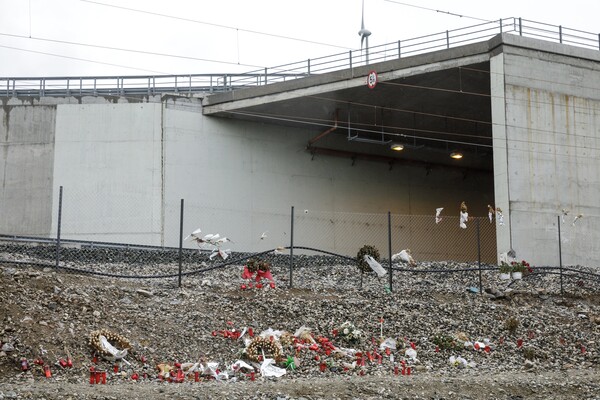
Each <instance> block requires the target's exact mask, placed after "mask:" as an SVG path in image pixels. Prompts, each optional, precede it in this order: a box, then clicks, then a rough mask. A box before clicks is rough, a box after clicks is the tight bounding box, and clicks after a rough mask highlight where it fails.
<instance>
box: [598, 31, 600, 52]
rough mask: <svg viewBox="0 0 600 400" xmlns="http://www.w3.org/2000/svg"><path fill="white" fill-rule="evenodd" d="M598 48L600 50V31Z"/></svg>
mask: <svg viewBox="0 0 600 400" xmlns="http://www.w3.org/2000/svg"><path fill="white" fill-rule="evenodd" d="M598 50H600V33H599V34H598Z"/></svg>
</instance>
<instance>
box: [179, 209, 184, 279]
mask: <svg viewBox="0 0 600 400" xmlns="http://www.w3.org/2000/svg"><path fill="white" fill-rule="evenodd" d="M182 248H183V199H181V207H180V212H179V285H178V287H181V258H182V255H183V251H182Z"/></svg>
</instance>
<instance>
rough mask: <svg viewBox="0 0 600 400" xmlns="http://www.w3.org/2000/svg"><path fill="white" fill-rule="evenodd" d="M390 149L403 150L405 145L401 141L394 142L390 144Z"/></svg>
mask: <svg viewBox="0 0 600 400" xmlns="http://www.w3.org/2000/svg"><path fill="white" fill-rule="evenodd" d="M390 149H392V150H394V151H402V150H404V145H403V144H401V143H392V144H391V145H390Z"/></svg>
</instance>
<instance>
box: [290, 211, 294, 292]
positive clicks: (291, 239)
mask: <svg viewBox="0 0 600 400" xmlns="http://www.w3.org/2000/svg"><path fill="white" fill-rule="evenodd" d="M293 267H294V206H292V214H291V227H290V289H291V288H292V287H293V285H292V269H293Z"/></svg>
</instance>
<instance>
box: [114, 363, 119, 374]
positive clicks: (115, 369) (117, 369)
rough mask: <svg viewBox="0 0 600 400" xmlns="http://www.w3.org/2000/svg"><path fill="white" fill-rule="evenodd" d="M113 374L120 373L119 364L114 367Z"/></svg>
mask: <svg viewBox="0 0 600 400" xmlns="http://www.w3.org/2000/svg"><path fill="white" fill-rule="evenodd" d="M113 372H114V373H115V374H116V373H117V372H119V366H118V365H117V364H115V365H114V366H113Z"/></svg>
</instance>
